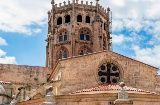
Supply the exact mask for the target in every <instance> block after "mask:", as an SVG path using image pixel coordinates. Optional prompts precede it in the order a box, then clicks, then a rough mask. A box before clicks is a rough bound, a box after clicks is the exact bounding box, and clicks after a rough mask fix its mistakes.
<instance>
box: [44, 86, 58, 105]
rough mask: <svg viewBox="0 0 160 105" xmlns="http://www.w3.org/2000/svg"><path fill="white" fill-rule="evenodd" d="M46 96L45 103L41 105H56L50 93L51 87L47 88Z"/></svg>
mask: <svg viewBox="0 0 160 105" xmlns="http://www.w3.org/2000/svg"><path fill="white" fill-rule="evenodd" d="M48 91H49V92H48V94H47V95H46V97H45V102H44V103H43V104H42V105H56V100H55V96H54V94H53V93H52V91H53V87H52V86H49V87H48Z"/></svg>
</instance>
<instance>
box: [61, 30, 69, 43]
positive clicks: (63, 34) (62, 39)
mask: <svg viewBox="0 0 160 105" xmlns="http://www.w3.org/2000/svg"><path fill="white" fill-rule="evenodd" d="M67 40H68V33H67V30H64V31H60V34H59V42H63V41H67Z"/></svg>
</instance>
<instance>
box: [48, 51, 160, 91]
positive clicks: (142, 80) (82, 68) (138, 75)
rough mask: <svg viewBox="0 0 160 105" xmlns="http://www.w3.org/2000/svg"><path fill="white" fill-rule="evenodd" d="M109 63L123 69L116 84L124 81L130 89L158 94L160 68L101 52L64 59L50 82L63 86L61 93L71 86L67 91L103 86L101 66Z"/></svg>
mask: <svg viewBox="0 0 160 105" xmlns="http://www.w3.org/2000/svg"><path fill="white" fill-rule="evenodd" d="M107 62H109V63H112V64H114V65H116V66H117V67H118V68H119V71H120V72H119V77H118V78H119V80H118V82H116V83H119V82H121V81H123V82H125V83H126V84H127V85H128V86H133V87H137V88H142V89H145V90H148V89H149V90H150V91H154V89H155V85H156V77H155V75H157V70H158V69H157V68H155V67H153V66H150V65H147V64H144V63H142V62H139V61H136V60H133V59H131V58H128V57H125V56H122V55H120V54H117V53H114V52H99V53H94V54H89V55H83V56H78V57H72V58H67V59H63V60H61V61H59V62H58V63H57V65H56V67H55V68H54V70H53V71H52V73H51V75H50V77H49V81H51V80H52V81H56V83H60V84H61V88H60V90H61V89H62V88H63V87H67V88H68V89H67V88H65V89H64V88H63V89H64V90H65V92H70V91H72V90H77V89H82V88H87V87H88V86H96V85H97V84H102V82H101V81H100V78H101V77H100V76H99V75H98V70H99V67H101V65H103V64H106V63H107ZM112 73H113V72H112ZM103 76H105V75H103ZM58 77H60V78H58ZM105 77H106V76H105ZM56 78H58V79H56ZM113 79H115V76H112V77H111V78H110V80H111V81H112V80H113ZM63 89H62V90H63ZM64 90H63V91H62V92H64Z"/></svg>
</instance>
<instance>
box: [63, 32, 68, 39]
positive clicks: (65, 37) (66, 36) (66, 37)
mask: <svg viewBox="0 0 160 105" xmlns="http://www.w3.org/2000/svg"><path fill="white" fill-rule="evenodd" d="M66 40H68V35H67V32H65V34H64V41H66Z"/></svg>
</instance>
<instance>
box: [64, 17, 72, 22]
mask: <svg viewBox="0 0 160 105" xmlns="http://www.w3.org/2000/svg"><path fill="white" fill-rule="evenodd" d="M69 22H71V17H70V15H67V16H66V17H65V23H69Z"/></svg>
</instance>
